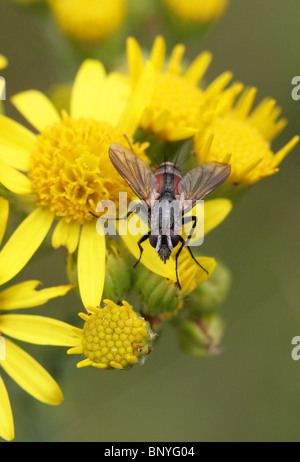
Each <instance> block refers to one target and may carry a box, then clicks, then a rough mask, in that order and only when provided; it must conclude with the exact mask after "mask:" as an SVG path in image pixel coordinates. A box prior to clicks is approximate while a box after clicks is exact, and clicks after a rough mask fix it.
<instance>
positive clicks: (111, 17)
mask: <svg viewBox="0 0 300 462" xmlns="http://www.w3.org/2000/svg"><path fill="white" fill-rule="evenodd" d="M48 3H49V5H50V7H51V9H52V11H53V14H54V17H55V19H56V20H57V22H58V24H59V26H60V28H61V29H62V31H63V32H64V33H65V34H66V35H68V36H69V37H71V38H73V39H74V40H76V41H79V42H91V43H93V42H99V41H100V40H103V39H105V38H107V37H109V36H111V35H112V34H113V33H114V32H115V31H117V30H118V29H119V28H120V26H121V25H122V23H123V21H124V18H125V13H126V8H127V0H110V1H109V2H108V1H107V0H89V1H88V2H87V1H86V0H48Z"/></svg>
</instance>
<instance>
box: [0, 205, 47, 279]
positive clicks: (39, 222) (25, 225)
mask: <svg viewBox="0 0 300 462" xmlns="http://www.w3.org/2000/svg"><path fill="white" fill-rule="evenodd" d="M53 220H54V215H53V213H51V212H50V211H49V210H45V209H43V208H37V209H36V210H34V212H32V213H31V215H29V216H28V217H27V218H25V220H24V221H23V222H22V223H21V224H20V226H19V227H18V228H17V229H16V231H15V232H14V233H13V234H12V236H11V237H10V238H9V240H8V241H7V243H6V244H5V246H4V247H3V249H2V250H1V252H0V285H1V284H4V283H5V282H7V281H9V280H10V279H12V278H13V277H14V276H15V275H16V274H18V273H19V272H20V271H21V269H23V268H24V266H25V265H26V263H27V262H28V261H29V260H30V258H31V257H32V255H33V254H34V253H35V252H36V250H37V249H38V248H39V247H40V245H41V244H42V242H43V240H44V239H45V237H46V235H47V233H48V231H49V229H50V227H51V225H52V222H53Z"/></svg>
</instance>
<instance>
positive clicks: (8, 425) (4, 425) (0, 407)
mask: <svg viewBox="0 0 300 462" xmlns="http://www.w3.org/2000/svg"><path fill="white" fill-rule="evenodd" d="M0 437H1V438H4V439H5V440H7V441H11V440H13V439H14V437H15V429H14V419H13V415H12V410H11V405H10V401H9V397H8V393H7V390H6V387H5V385H4V382H3V380H2V377H1V376H0Z"/></svg>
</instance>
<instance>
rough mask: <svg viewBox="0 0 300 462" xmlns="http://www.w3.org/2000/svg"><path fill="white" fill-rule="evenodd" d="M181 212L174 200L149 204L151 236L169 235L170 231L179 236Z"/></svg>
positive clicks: (177, 202)
mask: <svg viewBox="0 0 300 462" xmlns="http://www.w3.org/2000/svg"><path fill="white" fill-rule="evenodd" d="M181 226H182V210H181V207H180V203H179V201H177V200H176V199H174V200H168V199H160V200H156V201H153V202H152V204H151V217H150V228H151V234H162V235H170V231H174V233H175V234H180V230H181Z"/></svg>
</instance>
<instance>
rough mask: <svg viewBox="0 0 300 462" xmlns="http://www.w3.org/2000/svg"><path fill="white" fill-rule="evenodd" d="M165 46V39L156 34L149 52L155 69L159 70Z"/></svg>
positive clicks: (164, 54) (162, 62) (163, 58)
mask: <svg viewBox="0 0 300 462" xmlns="http://www.w3.org/2000/svg"><path fill="white" fill-rule="evenodd" d="M166 48H167V46H166V42H165V39H164V38H163V37H162V36H161V35H158V36H157V37H156V38H155V40H154V43H153V46H152V50H151V53H150V61H151V62H152V64H153V66H154V69H155V70H156V71H160V70H161V68H162V66H163V64H164V61H165V56H166Z"/></svg>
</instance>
